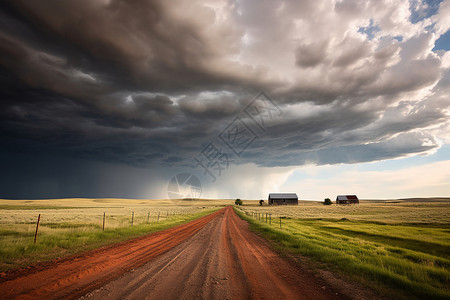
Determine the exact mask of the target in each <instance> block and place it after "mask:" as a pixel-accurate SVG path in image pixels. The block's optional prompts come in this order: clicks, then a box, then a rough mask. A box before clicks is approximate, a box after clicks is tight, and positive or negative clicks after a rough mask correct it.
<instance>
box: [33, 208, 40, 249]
mask: <svg viewBox="0 0 450 300" xmlns="http://www.w3.org/2000/svg"><path fill="white" fill-rule="evenodd" d="M40 221H41V214H39V216H38V220H37V223H36V233H35V234H34V243H35V244H36V239H37V235H38V230H39V222H40Z"/></svg>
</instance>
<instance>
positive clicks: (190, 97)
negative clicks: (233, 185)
mask: <svg viewBox="0 0 450 300" xmlns="http://www.w3.org/2000/svg"><path fill="white" fill-rule="evenodd" d="M449 8H450V2H449V1H442V2H440V3H438V4H435V3H434V2H433V3H432V4H431V3H426V2H422V1H407V0H402V1H395V2H392V1H379V0H373V1H369V0H368V1H331V0H321V1H287V0H286V1H256V0H255V1H183V0H176V1H149V0H145V1H144V0H139V1H122V0H102V1H89V0H80V1H57V0H45V1H25V0H24V1H21V0H16V1H3V2H2V4H0V83H1V87H2V88H1V91H0V99H1V102H0V106H1V107H0V124H1V129H0V139H1V142H0V143H1V151H2V152H3V153H4V154H3V155H4V157H8V161H14V158H13V157H14V155H15V154H17V159H19V156H20V157H23V156H24V155H25V156H27V155H28V157H33V155H35V154H36V153H45V154H46V155H50V156H52V155H53V156H55V157H61V159H59V160H58V162H63V161H67V160H69V161H72V160H78V159H80V160H85V161H92V162H95V163H99V164H101V163H107V164H114V165H121V166H124V167H132V168H141V169H142V168H144V169H145V168H151V169H152V170H164V169H166V170H167V169H168V168H169V169H174V170H175V169H176V168H178V167H179V168H189V167H195V166H196V161H195V160H194V158H195V157H197V156H198V155H201V154H202V153H203V154H204V152H202V151H205V149H207V148H205V147H208V145H209V144H210V143H211V142H214V141H216V142H217V145H219V146H220V147H221V149H222V151H223V152H224V153H225V152H226V153H227V154H228V156H229V157H231V158H232V159H230V160H228V161H227V167H229V165H230V164H232V165H242V164H249V163H251V164H255V165H256V166H259V167H288V166H301V165H304V164H315V165H325V164H342V163H358V162H371V161H378V160H385V159H392V158H400V157H407V156H411V155H426V154H429V153H432V152H435V151H436V150H437V149H438V148H439V147H441V145H443V144H448V143H449V142H450V135H449V133H448V132H449V130H448V129H449V124H450V123H449V122H450V99H449V92H450V89H449V86H450V52H449V51H448V49H447V50H445V49H444V50H435V49H434V47H435V44H436V41H438V40H439V39H440V38H441V36H443V35H444V34H445V33H446V32H448V30H449V29H450V23H449V21H448V20H450V9H449ZM261 91H265V93H266V95H268V97H270V99H271V102H270V101H269V102H267V103H269V104H270V105H273V107H276V109H277V112H279V114H277V115H276V116H275V115H274V116H270V121H271V122H270V124H268V125H267V124H266V125H267V126H264V127H261V124H258V121H257V120H256V119H255V118H258V117H264V114H265V113H267V111H264V110H260V111H259V113H260V114H262V115H260V116H258V115H253V116H252V115H251V114H250V113H249V112H248V111H246V110H245V108H246V107H248V106H247V105H251V103H253V102H251V101H254V99H255V97H256V96H257V95H260V94H259V93H260V92H261ZM252 117H253V118H252ZM266 117H267V116H266ZM236 118H238V121H240V122H242V123H243V124H244V126H247V127H245V128H247V129H248V130H249V132H248V133H249V134H253V136H252V137H251V138H252V140H251V143H248V144H246V145H245V149H243V151H241V152H239V151H238V152H239V153H236V149H232V147H230V145H227V143H226V142H224V140H223V135H222V139H221V134H222V133H223V132H224V130H227V129H229V128H230V124H234V123H233V122H235V120H236ZM214 145H216V144H214ZM242 147H243V146H242ZM241 150H242V149H241ZM58 162H57V161H55V163H58ZM197 167H198V164H197ZM61 172H62V171H61ZM80 173H82V172H81V171H80ZM164 173H167V172H164ZM2 176H6V174H3V175H2ZM17 176H19V175H17ZM36 176H38V175H36ZM152 176H153V175H152ZM30 180H31V179H30ZM89 190H92V189H89ZM68 193H69V194H71V193H72V192H71V190H70V191H69V190H68ZM44 194H45V193H44ZM87 194H89V193H87ZM94 194H95V195H97V194H98V193H94ZM125 194H126V193H125V192H124V193H121V195H122V196H123V195H125ZM11 195H13V193H9V194H8V196H11ZM20 195H22V194H20ZM58 195H59V194H58ZM60 195H65V193H64V191H62V192H61V193H60ZM0 196H2V195H0ZM51 196H55V195H54V194H51ZM134 196H136V194H133V197H134Z"/></svg>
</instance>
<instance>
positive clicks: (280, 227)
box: [280, 216, 281, 228]
mask: <svg viewBox="0 0 450 300" xmlns="http://www.w3.org/2000/svg"><path fill="white" fill-rule="evenodd" d="M280 228H281V216H280Z"/></svg>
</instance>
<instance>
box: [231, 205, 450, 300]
mask: <svg viewBox="0 0 450 300" xmlns="http://www.w3.org/2000/svg"><path fill="white" fill-rule="evenodd" d="M244 210H245V208H244ZM237 212H238V214H239V215H240V216H241V217H242V218H244V219H246V220H248V221H249V222H250V226H251V229H252V230H256V231H258V232H261V233H262V234H263V235H264V236H265V237H266V238H268V239H270V240H272V241H275V242H276V243H277V245H278V246H279V247H280V248H281V249H282V250H285V251H289V252H291V253H293V254H300V255H302V256H307V257H310V258H312V260H313V261H315V262H317V263H320V264H324V265H325V266H326V267H327V268H329V269H331V270H334V271H336V272H339V273H341V274H344V275H345V276H347V277H348V278H351V280H355V281H356V282H359V283H361V284H364V285H366V286H371V287H376V288H375V289H376V290H378V292H381V293H387V292H388V293H390V295H391V297H393V298H404V299H414V298H416V299H449V298H450V289H449V287H450V272H449V270H450V234H449V233H450V225H449V223H441V224H438V223H433V224H425V223H424V224H408V223H405V222H398V223H395V224H385V223H383V222H380V220H379V217H378V218H376V219H377V221H374V222H370V221H369V220H367V218H365V219H364V220H347V219H346V218H345V219H344V220H342V218H340V219H311V218H309V219H300V218H283V219H282V228H281V229H280V228H279V218H277V219H276V222H275V220H273V222H272V225H268V224H266V223H265V220H264V221H257V220H255V219H254V218H252V217H251V215H250V213H249V212H247V214H245V211H239V210H237ZM347 216H348V215H347Z"/></svg>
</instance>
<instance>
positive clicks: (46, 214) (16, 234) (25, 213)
mask: <svg viewBox="0 0 450 300" xmlns="http://www.w3.org/2000/svg"><path fill="white" fill-rule="evenodd" d="M231 203H232V202H230V201H212V200H196V201H190V200H185V201H172V200H134V199H51V200H0V271H1V272H4V271H6V270H8V269H11V268H17V267H21V266H26V265H28V264H30V263H33V262H35V261H43V260H50V259H54V258H58V257H62V256H66V255H70V254H74V253H77V252H81V251H85V250H89V249H93V248H95V247H99V246H103V245H106V244H111V243H115V242H119V241H122V240H125V239H129V238H133V237H136V236H140V235H143V234H146V233H150V232H154V231H158V230H162V229H165V228H169V227H172V226H176V225H178V224H182V223H185V222H188V221H190V220H193V219H195V218H198V217H200V216H203V215H205V214H207V213H209V212H212V211H214V210H217V209H219V208H220V207H223V206H224V205H226V204H228V205H229V204H231ZM39 214H40V215H41V218H40V225H39V232H38V236H37V243H36V244H34V235H35V230H36V222H37V219H38V215H39ZM103 214H105V216H106V218H105V230H104V231H103V230H102V227H103Z"/></svg>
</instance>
